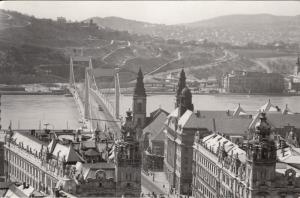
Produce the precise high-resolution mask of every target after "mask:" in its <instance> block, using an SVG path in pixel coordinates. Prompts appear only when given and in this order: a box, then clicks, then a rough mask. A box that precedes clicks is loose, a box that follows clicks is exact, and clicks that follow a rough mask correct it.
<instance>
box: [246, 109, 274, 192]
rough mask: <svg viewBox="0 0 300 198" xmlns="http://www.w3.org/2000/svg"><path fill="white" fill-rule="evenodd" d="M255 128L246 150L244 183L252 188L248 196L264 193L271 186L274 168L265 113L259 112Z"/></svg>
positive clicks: (269, 132) (268, 126)
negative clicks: (258, 119)
mask: <svg viewBox="0 0 300 198" xmlns="http://www.w3.org/2000/svg"><path fill="white" fill-rule="evenodd" d="M255 130H256V131H255V135H254V137H253V139H252V140H250V141H249V143H248V147H247V152H246V157H247V165H246V166H247V167H246V178H247V179H246V183H247V184H248V185H249V188H250V189H252V191H251V192H249V193H251V194H250V196H249V197H255V196H256V195H257V194H262V193H266V191H268V189H270V188H272V182H274V180H275V170H276V146H275V142H274V138H273V137H272V134H271V126H270V124H269V123H268V122H267V118H266V114H265V113H261V115H260V121H259V122H258V123H257V124H256V126H255Z"/></svg>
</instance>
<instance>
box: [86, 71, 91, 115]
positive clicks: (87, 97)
mask: <svg viewBox="0 0 300 198" xmlns="http://www.w3.org/2000/svg"><path fill="white" fill-rule="evenodd" d="M89 71H90V68H85V83H84V85H85V90H84V91H85V92H84V93H85V94H84V118H85V119H87V120H88V119H90V118H91V109H90V80H89Z"/></svg>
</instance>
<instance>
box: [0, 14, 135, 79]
mask: <svg viewBox="0 0 300 198" xmlns="http://www.w3.org/2000/svg"><path fill="white" fill-rule="evenodd" d="M0 19H1V20H0V27H1V29H0V83H8V84H11V83H13V84H15V83H34V82H45V81H49V79H51V78H52V79H53V78H54V80H55V79H56V78H57V79H60V80H61V78H66V77H67V76H68V68H69V67H68V60H69V55H70V53H72V49H73V48H82V47H84V48H89V49H97V48H100V46H103V45H107V43H110V42H111V40H112V39H118V40H133V37H132V36H131V35H130V34H128V33H127V32H120V31H115V30H103V29H98V27H97V26H96V25H94V24H84V23H65V24H61V23H58V22H57V21H53V20H50V19H37V18H34V17H30V16H27V15H23V14H21V13H17V12H11V11H4V10H0ZM134 38H137V37H134ZM116 45H118V44H116ZM103 53H104V54H105V53H106V52H103ZM46 66H47V67H46ZM41 68H47V70H48V71H46V70H45V69H44V70H41ZM49 68H51V69H50V70H49ZM43 71H44V73H43ZM49 71H50V72H51V74H49ZM49 75H51V76H52V77H51V78H49ZM50 81H51V82H52V80H50Z"/></svg>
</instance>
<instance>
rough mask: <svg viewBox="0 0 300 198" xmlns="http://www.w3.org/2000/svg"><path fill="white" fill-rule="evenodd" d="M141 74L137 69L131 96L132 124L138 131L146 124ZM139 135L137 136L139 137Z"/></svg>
mask: <svg viewBox="0 0 300 198" xmlns="http://www.w3.org/2000/svg"><path fill="white" fill-rule="evenodd" d="M143 79H144V77H143V73H142V70H141V68H140V69H139V72H138V76H137V79H136V85H135V89H134V94H133V105H132V107H133V123H134V125H135V126H137V127H138V128H140V129H143V128H144V127H145V124H146V98H147V96H146V90H145V87H144V82H143ZM139 135H140V134H138V136H139Z"/></svg>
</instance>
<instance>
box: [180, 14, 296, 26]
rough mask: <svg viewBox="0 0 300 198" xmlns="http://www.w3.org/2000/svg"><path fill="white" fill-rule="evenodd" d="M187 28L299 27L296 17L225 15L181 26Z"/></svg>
mask: <svg viewBox="0 0 300 198" xmlns="http://www.w3.org/2000/svg"><path fill="white" fill-rule="evenodd" d="M182 25H184V26H187V27H192V28H197V27H249V28H250V27H252V28H255V27H257V26H273V27H275V26H287V25H288V26H290V25H292V26H299V25H300V15H298V16H275V15H270V14H257V15H241V14H240V15H227V16H220V17H216V18H212V19H207V20H202V21H196V22H192V23H186V24H182Z"/></svg>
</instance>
